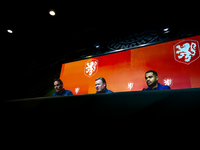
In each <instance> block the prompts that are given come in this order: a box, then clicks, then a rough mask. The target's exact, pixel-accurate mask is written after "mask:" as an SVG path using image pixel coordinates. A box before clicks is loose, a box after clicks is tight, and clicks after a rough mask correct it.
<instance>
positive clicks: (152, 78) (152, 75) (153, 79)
mask: <svg viewBox="0 0 200 150" xmlns="http://www.w3.org/2000/svg"><path fill="white" fill-rule="evenodd" d="M145 79H146V83H147V85H148V87H155V86H156V85H157V84H158V74H157V72H156V71H154V70H149V71H147V72H146V73H145Z"/></svg>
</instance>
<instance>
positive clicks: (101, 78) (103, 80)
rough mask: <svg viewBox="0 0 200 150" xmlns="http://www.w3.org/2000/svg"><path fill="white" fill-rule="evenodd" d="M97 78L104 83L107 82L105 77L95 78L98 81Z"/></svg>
mask: <svg viewBox="0 0 200 150" xmlns="http://www.w3.org/2000/svg"><path fill="white" fill-rule="evenodd" d="M97 80H101V81H102V82H103V83H105V84H106V80H105V79H104V78H103V77H98V78H96V79H95V81H97Z"/></svg>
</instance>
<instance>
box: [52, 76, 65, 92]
mask: <svg viewBox="0 0 200 150" xmlns="http://www.w3.org/2000/svg"><path fill="white" fill-rule="evenodd" d="M54 88H55V90H56V92H60V91H61V90H62V89H63V82H62V81H61V80H60V79H55V80H54Z"/></svg>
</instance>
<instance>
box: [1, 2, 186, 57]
mask: <svg viewBox="0 0 200 150" xmlns="http://www.w3.org/2000/svg"><path fill="white" fill-rule="evenodd" d="M121 4H123V5H121ZM139 6H141V5H139V4H135V3H134V5H131V3H130V4H127V3H122V2H121V3H120V4H119V5H118V6H116V5H114V4H113V3H111V4H110V5H109V6H108V4H102V3H100V2H95V3H92V2H91V1H90V2H88V3H87V2H85V1H84V2H77V1H74V2H63V3H59V2H42V1H40V2H37V3H36V2H35V3H31V2H27V3H19V2H15V3H11V2H7V4H5V5H4V7H3V20H2V21H1V22H2V24H3V27H2V28H1V31H2V35H3V39H4V41H3V42H2V43H3V44H5V46H4V49H5V50H6V51H9V50H11V51H13V50H14V51H15V52H14V54H13V55H14V57H15V56H16V55H18V57H20V56H22V55H23V58H22V59H24V56H25V57H26V58H27V60H26V61H29V60H30V59H31V61H32V60H33V59H39V57H40V59H41V58H43V59H44V60H46V59H48V58H51V57H59V56H60V55H63V54H72V55H76V52H77V51H79V50H80V49H84V48H87V47H90V46H92V45H93V44H95V43H99V42H102V41H106V40H110V39H113V38H115V37H116V36H118V35H122V34H126V33H129V32H139V31H142V30H144V29H147V28H160V27H162V26H164V25H166V24H171V25H172V24H173V25H175V26H181V25H183V23H179V21H177V20H175V21H174V18H176V16H175V17H172V18H171V16H169V15H170V13H169V12H168V11H166V9H164V8H163V6H162V5H161V7H160V8H159V7H157V6H156V7H152V6H151V7H150V6H148V5H146V6H145V7H144V5H142V7H139ZM50 10H54V11H55V12H56V15H55V16H51V15H49V11H50ZM167 10H169V9H167ZM172 16H173V15H172ZM179 17H180V16H179ZM179 20H183V19H180V18H179ZM8 29H11V30H12V31H13V33H12V34H10V33H8V32H7V30H8ZM8 55H9V53H8Z"/></svg>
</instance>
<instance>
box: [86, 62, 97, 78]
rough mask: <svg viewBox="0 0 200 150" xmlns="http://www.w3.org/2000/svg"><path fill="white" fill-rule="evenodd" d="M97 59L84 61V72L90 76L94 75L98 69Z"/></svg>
mask: <svg viewBox="0 0 200 150" xmlns="http://www.w3.org/2000/svg"><path fill="white" fill-rule="evenodd" d="M98 64H99V63H98V60H97V59H91V60H89V61H87V62H86V63H85V69H84V74H85V75H86V76H87V77H89V78H91V77H92V76H93V75H95V74H96V73H97V71H98Z"/></svg>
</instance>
